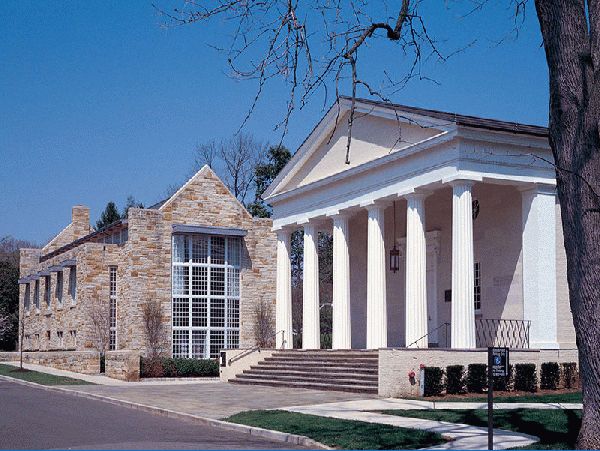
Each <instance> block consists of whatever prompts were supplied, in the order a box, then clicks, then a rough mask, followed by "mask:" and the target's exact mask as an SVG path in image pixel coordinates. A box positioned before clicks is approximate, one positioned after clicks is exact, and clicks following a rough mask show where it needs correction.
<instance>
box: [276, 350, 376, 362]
mask: <svg viewBox="0 0 600 451" xmlns="http://www.w3.org/2000/svg"><path fill="white" fill-rule="evenodd" d="M273 355H274V356H278V357H293V358H301V357H309V358H326V359H337V358H344V359H345V358H350V359H354V358H362V359H375V360H377V359H378V358H379V354H378V352H377V351H330V350H329V351H328V350H323V351H310V350H308V351H302V350H297V351H277V352H276V353H275V354H273Z"/></svg>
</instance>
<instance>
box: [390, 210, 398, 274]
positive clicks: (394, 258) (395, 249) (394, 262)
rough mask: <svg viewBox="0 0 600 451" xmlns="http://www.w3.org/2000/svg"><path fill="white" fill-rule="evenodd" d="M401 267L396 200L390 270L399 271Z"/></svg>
mask: <svg viewBox="0 0 600 451" xmlns="http://www.w3.org/2000/svg"><path fill="white" fill-rule="evenodd" d="M399 269H400V249H398V245H397V244H396V201H394V246H393V247H392V248H391V249H390V271H392V272H398V270H399Z"/></svg>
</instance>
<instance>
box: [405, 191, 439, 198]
mask: <svg viewBox="0 0 600 451" xmlns="http://www.w3.org/2000/svg"><path fill="white" fill-rule="evenodd" d="M431 194H432V192H431V191H425V190H419V191H413V192H412V193H406V194H403V195H402V197H403V198H404V199H406V200H425V199H426V198H427V197H429V196H431Z"/></svg>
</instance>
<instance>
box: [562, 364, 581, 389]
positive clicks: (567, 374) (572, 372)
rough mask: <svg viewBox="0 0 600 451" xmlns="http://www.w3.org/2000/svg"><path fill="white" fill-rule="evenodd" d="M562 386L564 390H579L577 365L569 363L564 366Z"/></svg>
mask: <svg viewBox="0 0 600 451" xmlns="http://www.w3.org/2000/svg"><path fill="white" fill-rule="evenodd" d="M562 385H563V387H564V388H577V387H578V386H579V373H578V372H577V363H575V362H568V363H563V364H562Z"/></svg>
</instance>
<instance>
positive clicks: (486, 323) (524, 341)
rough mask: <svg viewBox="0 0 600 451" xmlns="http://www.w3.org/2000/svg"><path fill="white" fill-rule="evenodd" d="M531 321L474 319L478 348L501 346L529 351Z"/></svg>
mask: <svg viewBox="0 0 600 451" xmlns="http://www.w3.org/2000/svg"><path fill="white" fill-rule="evenodd" d="M530 327H531V321H527V320H520V319H476V320H475V333H476V342H477V347H478V348H487V347H488V346H502V347H507V348H513V349H529V329H530Z"/></svg>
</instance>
